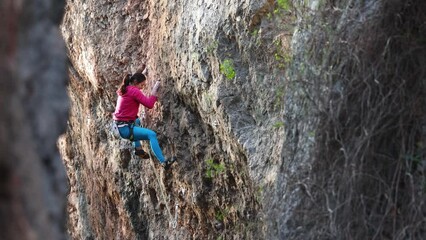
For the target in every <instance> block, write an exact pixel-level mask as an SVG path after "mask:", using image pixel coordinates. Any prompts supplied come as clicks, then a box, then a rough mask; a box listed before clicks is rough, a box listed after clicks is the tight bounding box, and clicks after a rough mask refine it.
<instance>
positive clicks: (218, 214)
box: [215, 209, 228, 222]
mask: <svg viewBox="0 0 426 240" xmlns="http://www.w3.org/2000/svg"><path fill="white" fill-rule="evenodd" d="M227 215H228V209H224V210H223V211H221V210H219V211H217V212H216V215H215V218H216V220H217V221H220V222H223V220H225V218H226V216H227Z"/></svg>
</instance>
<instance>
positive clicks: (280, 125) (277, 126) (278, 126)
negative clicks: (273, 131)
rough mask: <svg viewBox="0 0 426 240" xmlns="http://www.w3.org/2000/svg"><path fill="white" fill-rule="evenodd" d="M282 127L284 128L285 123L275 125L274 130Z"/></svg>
mask: <svg viewBox="0 0 426 240" xmlns="http://www.w3.org/2000/svg"><path fill="white" fill-rule="evenodd" d="M280 127H284V123H283V122H276V123H275V124H274V128H280Z"/></svg>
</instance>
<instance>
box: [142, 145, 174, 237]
mask: <svg viewBox="0 0 426 240" xmlns="http://www.w3.org/2000/svg"><path fill="white" fill-rule="evenodd" d="M149 158H150V159H151V161H150V162H151V167H152V171H153V172H154V173H155V178H156V179H157V183H158V186H160V192H161V196H162V197H163V200H164V202H165V203H166V204H165V205H166V209H167V213H168V214H169V217H170V222H171V224H172V227H173V229H175V228H176V226H177V220H178V210H179V205H178V204H177V203H176V205H175V216H174V217H173V216H172V212H171V211H170V208H169V206H168V205H167V203H168V202H169V197H168V196H167V198H166V194H165V193H164V192H165V190H164V186H163V184H161V181H160V179H159V178H158V174H157V171H156V170H155V166H154V162H153V161H152V156H151V153H149Z"/></svg>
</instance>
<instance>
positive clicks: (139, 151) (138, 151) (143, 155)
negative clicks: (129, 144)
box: [135, 149, 149, 159]
mask: <svg viewBox="0 0 426 240" xmlns="http://www.w3.org/2000/svg"><path fill="white" fill-rule="evenodd" d="M135 155H136V156H139V157H140V158H142V159H148V158H149V154H148V153H147V152H145V151H144V150H143V149H135Z"/></svg>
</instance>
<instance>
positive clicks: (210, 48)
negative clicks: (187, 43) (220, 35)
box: [207, 41, 219, 53]
mask: <svg viewBox="0 0 426 240" xmlns="http://www.w3.org/2000/svg"><path fill="white" fill-rule="evenodd" d="M217 46H219V43H218V41H213V42H211V43H210V44H209V45H208V46H207V53H213V51H214V50H216V48H217Z"/></svg>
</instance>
